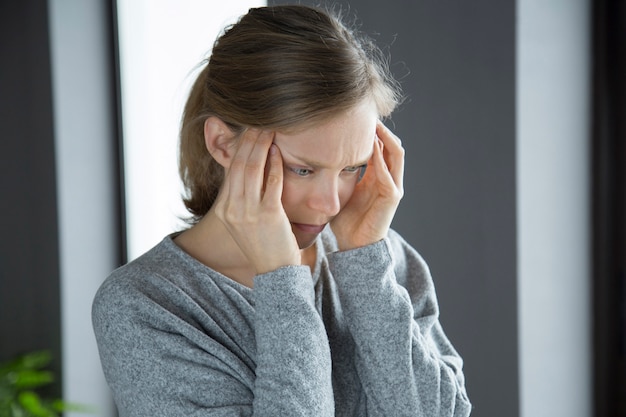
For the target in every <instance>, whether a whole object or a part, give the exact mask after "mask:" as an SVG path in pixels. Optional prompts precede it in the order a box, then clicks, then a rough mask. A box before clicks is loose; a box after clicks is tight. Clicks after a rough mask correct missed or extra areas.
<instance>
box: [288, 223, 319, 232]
mask: <svg viewBox="0 0 626 417" xmlns="http://www.w3.org/2000/svg"><path fill="white" fill-rule="evenodd" d="M291 224H292V225H293V227H295V228H296V229H298V230H300V231H302V232H304V233H311V234H318V233H321V232H322V230H324V227H326V224H322V225H317V224H304V223H291Z"/></svg>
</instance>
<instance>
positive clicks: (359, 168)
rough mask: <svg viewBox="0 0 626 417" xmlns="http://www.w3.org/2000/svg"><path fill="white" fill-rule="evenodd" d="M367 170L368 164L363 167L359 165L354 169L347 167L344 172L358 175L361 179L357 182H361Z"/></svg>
mask: <svg viewBox="0 0 626 417" xmlns="http://www.w3.org/2000/svg"><path fill="white" fill-rule="evenodd" d="M366 169H367V164H363V165H357V166H353V167H347V168H344V171H345V172H347V173H349V174H357V173H358V175H359V178H358V179H357V181H361V178H363V175H365V170H366Z"/></svg>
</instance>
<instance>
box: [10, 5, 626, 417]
mask: <svg viewBox="0 0 626 417" xmlns="http://www.w3.org/2000/svg"><path fill="white" fill-rule="evenodd" d="M225 3H228V4H225ZM278 3H290V2H289V1H271V4H278ZM298 3H301V4H310V5H318V4H322V5H324V4H327V5H329V7H340V8H341V9H343V10H344V11H345V12H346V14H347V16H348V17H350V19H349V20H354V22H355V24H356V25H357V26H358V27H360V29H361V30H362V31H363V32H365V33H366V34H368V35H370V36H371V37H373V38H374V40H375V41H376V42H377V44H378V45H379V46H381V47H382V49H383V50H384V51H385V52H386V53H387V54H388V55H389V56H390V63H391V68H392V70H393V72H394V74H395V75H396V77H397V78H398V79H399V80H400V81H401V83H402V86H403V89H404V92H405V94H406V96H407V100H406V102H405V103H404V104H403V105H402V106H401V108H400V109H399V110H398V111H397V112H396V113H395V114H394V115H393V117H392V119H391V120H390V121H389V123H388V125H389V126H390V127H391V128H392V129H393V130H394V131H395V132H396V133H397V134H398V135H399V136H400V137H401V138H402V139H403V145H404V146H405V148H406V151H407V161H406V165H407V166H406V175H405V188H406V195H405V198H404V200H403V201H402V203H401V205H400V208H399V211H398V214H397V216H396V219H395V221H394V224H393V227H394V228H395V229H397V230H398V231H400V232H401V233H402V234H403V235H404V237H405V238H406V239H407V240H408V241H409V242H410V243H411V244H412V245H413V246H415V247H416V248H417V250H418V251H419V252H420V253H421V254H422V255H423V256H424V257H425V259H426V260H427V262H428V263H429V265H430V268H431V271H432V273H433V277H434V279H435V284H436V287H437V293H438V297H439V302H440V307H441V321H442V323H443V325H444V328H445V330H446V332H447V334H448V336H449V338H450V339H451V340H452V342H453V344H454V345H455V347H456V348H457V350H458V351H459V352H460V354H461V355H462V356H463V358H464V360H465V374H466V379H467V387H468V392H469V395H470V398H471V400H472V402H473V404H474V407H475V409H474V413H473V414H472V415H474V416H483V417H502V416H507V417H517V416H520V417H542V416H546V417H560V416H563V417H590V416H607V417H608V416H610V417H613V416H618V417H621V416H626V371H625V369H626V366H625V357H626V285H625V280H626V278H625V274H624V263H625V261H626V246H625V235H626V223H625V221H624V219H625V217H626V216H625V214H626V207H625V200H626V197H625V191H626V181H625V180H626V150H625V146H624V143H625V142H626V140H625V139H626V130H625V123H626V122H625V121H626V104H625V98H626V65H625V59H626V5H625V2H624V1H620V0H596V1H590V0H517V1H515V0H475V1H472V2H468V1H465V2H462V1H451V0H446V1H430V0H404V1H401V0H387V1H385V2H381V1H374V0H352V1H337V2H332V3H330V2H329V3H323V2H314V1H307V0H301V1H298ZM264 4H266V2H265V1H257V0H254V1H253V0H237V1H233V0H230V1H228V2H223V1H214V0H48V1H47V0H26V1H20V2H17V1H16V2H9V1H6V0H2V1H1V2H0V135H1V137H2V140H0V162H1V163H0V193H1V194H0V195H1V199H0V201H1V203H0V204H1V205H0V210H1V212H0V227H1V229H0V232H1V233H2V237H3V239H2V240H1V241H0V362H1V361H5V360H9V359H10V358H13V357H15V356H16V355H18V354H21V353H25V352H30V351H34V350H41V349H45V350H49V351H50V352H51V353H52V356H53V361H52V365H51V367H52V370H53V371H54V372H55V373H56V375H57V380H56V383H55V384H54V385H53V387H52V394H53V395H57V396H63V397H64V398H65V399H67V400H69V401H76V402H81V403H86V404H91V405H94V406H95V407H97V412H96V413H95V415H98V416H103V417H112V416H115V408H114V406H113V404H112V401H111V399H110V394H109V391H108V388H107V386H106V383H105V382H104V378H103V375H102V371H101V369H100V363H99V359H98V352H97V348H96V345H95V340H94V336H93V332H92V329H91V321H90V309H91V301H92V299H93V296H94V294H95V291H96V290H97V288H98V286H99V285H100V284H101V282H102V281H103V280H104V279H105V278H106V276H107V275H108V274H109V273H110V272H111V271H112V270H113V269H115V268H116V267H118V266H120V265H122V264H124V263H125V262H127V261H129V260H131V259H134V258H135V257H137V256H138V255H140V254H141V253H143V252H144V251H146V250H147V249H149V248H150V247H152V246H153V245H155V244H156V243H158V242H159V241H160V240H161V239H162V238H163V237H164V235H166V234H168V233H171V232H173V231H175V230H178V229H180V228H181V227H183V224H182V223H181V222H180V220H179V217H180V216H181V215H184V211H183V208H182V204H181V203H180V198H179V197H180V193H181V188H180V185H179V183H178V177H177V167H176V142H177V129H178V124H179V118H180V113H181V108H182V104H183V102H184V100H185V95H186V93H187V90H188V88H189V86H190V83H191V81H192V80H193V77H194V75H195V70H196V66H197V65H198V64H199V63H200V61H201V60H202V59H203V58H204V57H206V55H207V53H209V52H210V48H211V45H212V43H213V40H214V39H215V37H216V36H217V35H218V34H219V33H220V31H221V30H222V29H223V28H224V26H225V25H227V24H229V23H232V22H234V21H235V19H236V17H237V16H239V15H241V14H242V13H245V11H246V10H247V9H248V8H249V7H254V6H260V5H264ZM66 415H79V413H67V414H66Z"/></svg>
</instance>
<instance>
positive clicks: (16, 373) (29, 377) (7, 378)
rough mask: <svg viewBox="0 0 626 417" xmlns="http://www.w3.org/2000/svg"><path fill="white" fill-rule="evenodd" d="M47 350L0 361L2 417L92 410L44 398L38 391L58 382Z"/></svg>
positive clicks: (54, 415) (44, 416)
mask: <svg viewBox="0 0 626 417" xmlns="http://www.w3.org/2000/svg"><path fill="white" fill-rule="evenodd" d="M51 359H52V358H51V355H50V353H49V352H47V351H39V352H32V353H28V354H25V355H22V356H19V357H17V358H15V359H13V360H11V361H8V362H5V363H0V417H58V416H60V415H61V413H62V412H64V411H83V412H89V410H88V409H87V407H85V406H82V405H77V404H70V403H66V402H64V401H62V400H59V399H52V400H51V399H47V398H42V397H41V396H40V394H38V393H37V392H36V390H38V389H40V388H42V387H44V386H46V385H50V384H51V383H53V382H54V374H53V373H52V372H51V371H49V370H46V369H45V368H46V367H47V366H48V365H49V364H50V361H51Z"/></svg>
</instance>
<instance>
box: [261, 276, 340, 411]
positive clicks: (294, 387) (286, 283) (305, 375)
mask: <svg viewBox="0 0 626 417" xmlns="http://www.w3.org/2000/svg"><path fill="white" fill-rule="evenodd" d="M255 309H256V323H255V337H256V345H257V368H256V381H255V387H254V413H255V415H262V416H266V415H267V416H270V415H271V416H278V415H298V416H316V417H318V416H333V415H334V402H333V392H332V382H331V358H330V349H329V345H328V339H327V337H326V332H325V329H324V324H323V322H322V320H321V317H320V315H319V313H318V312H317V310H316V309H315V302H314V292H313V281H312V279H311V274H310V271H309V269H308V268H307V267H302V266H298V267H296V266H290V267H284V268H280V269H278V270H276V271H273V272H271V273H268V274H263V275H260V276H257V277H256V278H255Z"/></svg>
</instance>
